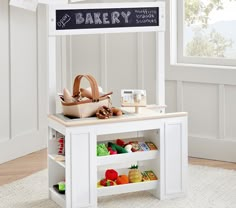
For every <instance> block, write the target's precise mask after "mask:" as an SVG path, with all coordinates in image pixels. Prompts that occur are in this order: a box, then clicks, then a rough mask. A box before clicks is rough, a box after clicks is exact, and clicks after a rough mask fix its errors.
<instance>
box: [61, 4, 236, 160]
mask: <svg viewBox="0 0 236 208" xmlns="http://www.w3.org/2000/svg"><path fill="white" fill-rule="evenodd" d="M167 6H169V5H168V3H167ZM167 14H170V12H169V11H168V8H167ZM168 18H169V15H167V22H168ZM169 34H170V28H169V24H167V31H166V39H167V43H166V104H167V106H168V107H167V112H174V111H187V112H188V113H189V155H190V156H194V157H200V158H209V159H217V160H225V161H234V162H235V161H236V151H235V149H236V129H235V127H236V125H235V123H236V117H235V115H236V114H235V113H236V110H235V109H236V108H235V107H234V106H236V96H235V94H236V70H233V69H225V68H218V69H216V68H212V67H191V66H188V67H187V66H183V65H182V66H181V65H171V64H170V54H171V52H172V51H170V41H169V40H170V37H169ZM67 43H69V44H68V48H67V49H68V52H69V54H71V56H70V58H69V62H68V63H67V69H69V73H68V76H69V77H67V84H66V83H65V85H67V86H68V87H69V88H70V89H71V83H70V80H73V78H74V76H75V75H77V74H81V73H82V74H83V73H91V74H93V75H94V76H95V77H96V78H97V80H98V82H99V83H100V84H101V85H102V86H103V87H104V88H105V90H107V91H110V90H113V91H114V95H113V104H114V105H119V104H120V101H119V97H120V94H119V93H120V89H122V88H145V89H146V90H147V93H148V103H155V95H156V89H155V81H156V80H155V60H156V53H155V34H154V33H144V34H141V35H138V34H121V35H120V34H119V35H117V34H111V35H90V36H80V37H79V36H73V37H71V38H70V40H67Z"/></svg>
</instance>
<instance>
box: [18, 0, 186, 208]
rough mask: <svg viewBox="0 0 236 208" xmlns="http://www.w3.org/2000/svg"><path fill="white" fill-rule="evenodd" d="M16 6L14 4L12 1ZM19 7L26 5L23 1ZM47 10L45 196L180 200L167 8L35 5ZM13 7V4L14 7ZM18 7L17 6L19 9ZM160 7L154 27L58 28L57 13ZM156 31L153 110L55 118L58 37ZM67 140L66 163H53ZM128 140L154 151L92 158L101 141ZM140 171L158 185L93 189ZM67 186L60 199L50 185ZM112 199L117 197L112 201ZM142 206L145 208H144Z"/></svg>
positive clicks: (63, 202) (73, 200)
mask: <svg viewBox="0 0 236 208" xmlns="http://www.w3.org/2000/svg"><path fill="white" fill-rule="evenodd" d="M15 2H17V1H15ZM21 2H24V0H22V1H21ZM37 2H39V3H44V4H46V6H47V7H48V9H47V13H48V26H49V27H48V56H49V57H48V69H49V78H48V79H49V114H50V115H49V118H48V125H49V136H48V172H49V197H50V198H51V199H52V200H54V201H55V202H56V203H57V204H59V205H60V206H62V207H66V208H85V207H87V208H88V207H90V208H95V207H97V198H98V197H100V196H108V195H114V194H121V193H128V192H136V191H149V192H151V193H152V194H153V196H154V197H157V198H158V199H160V200H163V199H170V198H175V197H180V196H184V195H185V194H186V187H187V167H188V157H187V155H188V154H187V113H185V112H180V113H168V114H167V113H165V90H164V85H165V79H164V29H165V4H164V2H163V1H160V2H133V3H89V4H85V3H83V2H82V3H80V2H77V3H75V4H69V3H68V1H67V0H54V1H50V0H39V1H37ZM15 6H17V5H15ZM18 6H19V5H18ZM139 7H140V8H143V7H159V21H160V22H159V26H158V27H124V28H99V29H69V30H57V29H56V11H57V10H61V9H63V10H71V9H94V8H105V9H109V8H139ZM149 31H156V40H157V41H156V42H157V43H158V44H157V45H156V50H157V54H158V57H157V62H156V105H152V106H147V107H143V108H142V110H141V112H139V113H133V112H129V109H126V108H124V109H123V110H124V112H125V114H124V115H123V116H121V117H112V118H110V119H105V120H99V119H97V118H95V117H91V118H85V119H69V118H67V117H64V116H63V115H61V114H56V101H55V95H56V93H57V92H56V36H60V35H80V34H101V33H122V32H149ZM60 137H63V138H65V162H57V161H56V160H55V155H56V154H57V148H58V142H57V141H58V138H60ZM117 138H121V139H127V140H129V139H130V140H134V139H135V140H142V141H152V142H153V143H154V144H155V145H156V146H157V147H158V150H151V151H143V152H135V153H126V154H118V155H111V156H100V157H97V156H96V145H97V143H99V142H107V141H115V140H116V139H117ZM134 163H138V165H139V167H140V169H141V170H153V171H154V172H155V174H156V175H157V176H158V180H154V181H148V182H140V183H134V184H131V183H130V184H126V185H117V186H111V187H104V188H97V182H98V181H99V180H100V179H101V178H102V176H103V175H104V172H105V170H106V169H108V168H114V169H116V170H118V172H119V173H123V171H127V172H128V169H127V168H128V167H130V165H131V164H134ZM64 179H65V181H66V194H65V195H61V194H58V193H57V192H56V191H55V190H54V189H53V188H52V186H53V185H54V184H57V183H58V182H59V181H62V180H64ZM114 197H115V196H114ZM143 207H145V205H144V206H143Z"/></svg>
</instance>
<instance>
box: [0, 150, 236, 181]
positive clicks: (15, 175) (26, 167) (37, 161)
mask: <svg viewBox="0 0 236 208" xmlns="http://www.w3.org/2000/svg"><path fill="white" fill-rule="evenodd" d="M189 163H190V164H193V165H206V166H211V167H219V168H225V169H233V170H236V163H229V162H220V161H215V160H204V159H198V158H189ZM45 168H47V150H46V149H44V150H41V151H38V152H35V153H32V154H29V155H26V156H24V157H21V158H18V159H16V160H13V161H10V162H7V163H4V164H2V165H0V185H3V184H7V183H10V182H13V181H15V180H18V179H21V178H24V177H26V176H28V175H31V174H32V173H35V172H38V171H40V170H43V169H45Z"/></svg>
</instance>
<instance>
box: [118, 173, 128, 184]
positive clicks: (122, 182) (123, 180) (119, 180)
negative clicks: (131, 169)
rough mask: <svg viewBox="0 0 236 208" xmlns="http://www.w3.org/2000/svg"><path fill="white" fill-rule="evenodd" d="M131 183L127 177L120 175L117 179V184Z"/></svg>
mask: <svg viewBox="0 0 236 208" xmlns="http://www.w3.org/2000/svg"><path fill="white" fill-rule="evenodd" d="M127 183H129V178H128V176H127V175H119V176H118V177H117V179H116V184H117V185H120V184H127Z"/></svg>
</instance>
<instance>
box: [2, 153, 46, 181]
mask: <svg viewBox="0 0 236 208" xmlns="http://www.w3.org/2000/svg"><path fill="white" fill-rule="evenodd" d="M45 168H47V149H43V150H40V151H38V152H34V153H31V154H29V155H26V156H24V157H20V158H17V159H15V160H12V161H10V162H6V163H3V164H1V165H0V185H3V184H7V183H11V182H13V181H15V180H19V179H21V178H24V177H26V176H28V175H31V174H33V173H35V172H38V171H40V170H43V169H45Z"/></svg>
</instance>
